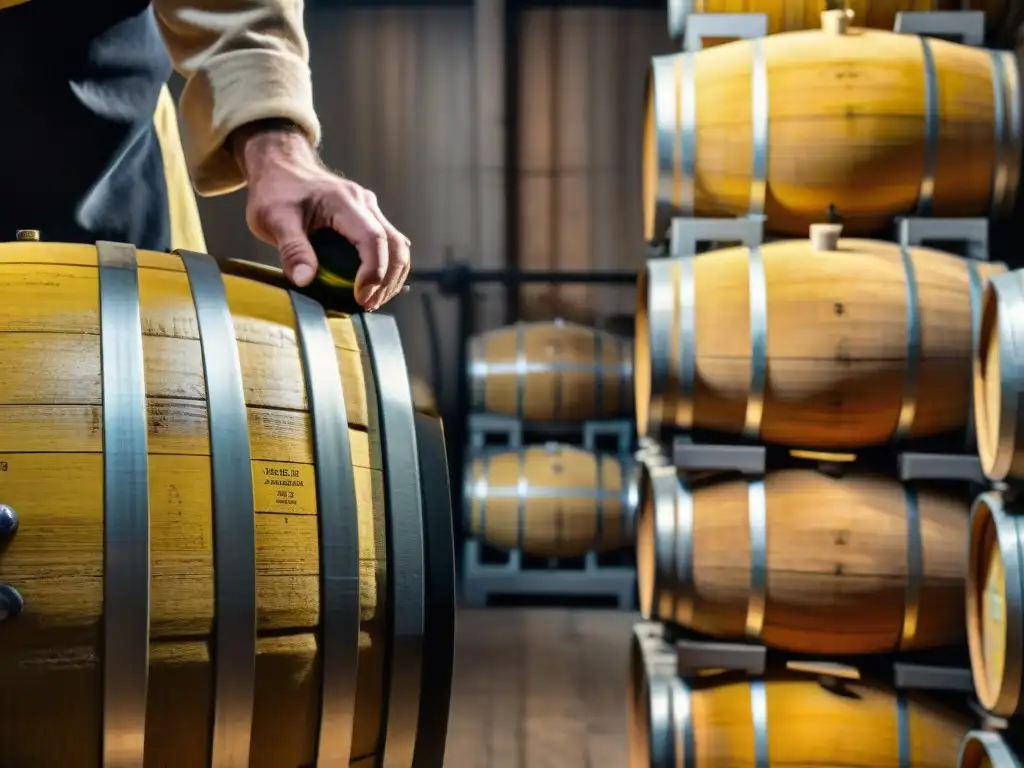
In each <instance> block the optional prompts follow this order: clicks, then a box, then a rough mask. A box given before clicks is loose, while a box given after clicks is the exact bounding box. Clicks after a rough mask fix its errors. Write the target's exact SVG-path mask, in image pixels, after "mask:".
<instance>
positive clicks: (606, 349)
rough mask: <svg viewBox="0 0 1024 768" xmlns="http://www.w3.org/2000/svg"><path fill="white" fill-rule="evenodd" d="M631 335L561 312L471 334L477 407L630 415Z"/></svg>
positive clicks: (556, 418) (539, 417)
mask: <svg viewBox="0 0 1024 768" xmlns="http://www.w3.org/2000/svg"><path fill="white" fill-rule="evenodd" d="M632 356H633V350H632V346H631V345H630V343H629V341H627V340H626V339H622V338H620V337H618V336H615V335H613V334H610V333H606V332H604V331H600V330H598V329H596V328H588V327H586V326H583V325H578V324H576V323H569V322H565V321H562V320H556V321H554V322H544V323H517V324H515V325H512V326H508V327H505V328H499V329H497V330H494V331H488V332H487V333H483V334H480V335H479V336H476V337H474V338H472V339H470V341H469V371H468V372H467V374H468V376H469V387H470V396H471V407H472V408H473V410H475V411H486V412H490V413H497V414H503V415H506V416H514V417H516V418H519V419H524V420H525V421H545V422H547V421H553V422H575V421H586V420H588V419H606V418H614V417H626V418H628V417H630V416H632V410H633V403H632V402H631V401H630V397H629V391H630V389H631V387H632Z"/></svg>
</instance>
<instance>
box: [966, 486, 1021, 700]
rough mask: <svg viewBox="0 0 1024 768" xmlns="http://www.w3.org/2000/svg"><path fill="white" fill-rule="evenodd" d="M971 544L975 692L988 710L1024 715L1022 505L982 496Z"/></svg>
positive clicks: (969, 636) (994, 495)
mask: <svg viewBox="0 0 1024 768" xmlns="http://www.w3.org/2000/svg"><path fill="white" fill-rule="evenodd" d="M968 534H969V538H968V542H967V550H968V559H967V600H966V606H967V611H966V613H967V641H968V645H969V647H970V651H971V672H972V675H973V677H974V689H975V691H976V693H977V695H978V701H980V702H981V704H982V706H984V707H985V708H986V709H987V710H988V711H990V712H992V713H994V714H996V715H998V716H1000V717H1009V716H1013V715H1017V714H1019V713H1021V712H1022V711H1024V706H1022V702H1021V692H1022V689H1024V650H1022V648H1024V611H1022V605H1024V584H1022V573H1024V570H1022V569H1024V562H1022V561H1021V551H1020V547H1021V540H1022V535H1024V526H1022V525H1021V517H1020V506H1019V503H1017V502H1012V503H1011V502H1008V501H1004V499H1003V497H1002V496H1001V495H1000V494H998V493H985V494H982V495H981V496H979V497H978V498H977V499H976V500H975V502H974V507H973V509H972V510H971V521H970V528H969V531H968Z"/></svg>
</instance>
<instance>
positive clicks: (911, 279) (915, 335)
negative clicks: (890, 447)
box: [893, 246, 921, 440]
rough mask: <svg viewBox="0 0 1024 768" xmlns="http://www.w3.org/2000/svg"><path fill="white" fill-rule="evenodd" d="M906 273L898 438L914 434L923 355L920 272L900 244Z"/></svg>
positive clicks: (901, 438) (895, 434)
mask: <svg viewBox="0 0 1024 768" xmlns="http://www.w3.org/2000/svg"><path fill="white" fill-rule="evenodd" d="M900 258H901V259H902V262H903V275H904V280H905V281H906V284H907V312H906V315H907V351H906V363H905V369H904V371H905V372H904V380H903V400H902V402H901V403H900V413H899V417H898V420H897V422H896V431H895V433H894V435H893V438H894V439H895V440H904V439H906V438H907V437H909V436H910V432H911V430H912V429H913V428H914V418H915V417H916V416H917V376H918V365H919V362H920V357H921V313H920V309H919V307H918V292H917V274H916V272H915V270H914V259H913V257H912V256H911V255H910V251H909V250H908V249H907V248H906V247H905V246H900Z"/></svg>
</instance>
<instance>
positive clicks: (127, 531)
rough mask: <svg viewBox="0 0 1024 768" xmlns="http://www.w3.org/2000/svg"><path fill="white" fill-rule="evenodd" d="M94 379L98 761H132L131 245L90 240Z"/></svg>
mask: <svg viewBox="0 0 1024 768" xmlns="http://www.w3.org/2000/svg"><path fill="white" fill-rule="evenodd" d="M96 252H97V259H98V265H99V308H100V356H101V369H102V388H103V545H104V549H103V645H102V648H103V659H102V664H103V721H102V722H103V739H102V742H103V743H102V755H101V765H102V766H103V768H138V766H141V765H142V764H143V756H144V748H145V738H146V697H147V694H148V686H149V608H150V570H149V549H150V547H149V535H150V534H149V447H148V440H147V430H148V423H147V417H146V377H145V370H144V367H143V356H142V318H141V311H140V308H139V273H138V263H137V259H136V254H135V248H134V246H131V245H123V244H121V243H110V242H98V243H96Z"/></svg>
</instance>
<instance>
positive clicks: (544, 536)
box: [465, 444, 637, 557]
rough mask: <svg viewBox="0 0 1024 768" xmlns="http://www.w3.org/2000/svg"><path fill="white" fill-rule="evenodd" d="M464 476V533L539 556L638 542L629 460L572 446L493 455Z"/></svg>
mask: <svg viewBox="0 0 1024 768" xmlns="http://www.w3.org/2000/svg"><path fill="white" fill-rule="evenodd" d="M468 469H469V471H468V472H467V475H466V482H465V493H466V507H465V509H466V523H465V525H466V530H467V531H469V532H470V534H471V535H473V536H476V537H479V538H480V539H481V540H482V541H484V542H486V543H488V544H490V545H492V546H496V547H501V548H504V549H518V550H521V551H522V552H523V554H526V555H536V556H540V557H578V556H580V555H584V554H586V553H587V552H606V551H610V550H614V549H620V548H622V547H625V546H629V545H630V544H632V543H633V519H634V515H635V513H636V501H637V467H636V464H635V462H634V461H633V460H632V459H631V458H623V457H620V456H614V455H609V454H601V453H591V452H590V451H584V450H580V449H579V448H572V447H570V446H567V445H557V444H548V445H544V446H530V447H528V448H521V449H519V450H518V451H507V452H501V453H488V454H484V455H483V456H481V457H480V458H477V459H475V460H474V461H473V463H472V465H471V466H470V467H469V468H468Z"/></svg>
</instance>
